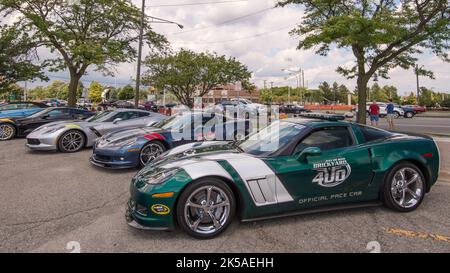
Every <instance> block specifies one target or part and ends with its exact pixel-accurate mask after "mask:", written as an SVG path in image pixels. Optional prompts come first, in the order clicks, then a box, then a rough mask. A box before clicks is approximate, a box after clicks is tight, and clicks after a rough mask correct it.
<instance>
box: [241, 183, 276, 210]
mask: <svg viewBox="0 0 450 273" xmlns="http://www.w3.org/2000/svg"><path fill="white" fill-rule="evenodd" d="M247 184H248V187H249V189H250V192H251V194H252V196H253V199H254V201H255V203H256V204H257V205H271V204H276V203H277V199H276V192H275V183H273V182H272V183H271V182H269V181H268V180H267V179H255V180H248V181H247Z"/></svg>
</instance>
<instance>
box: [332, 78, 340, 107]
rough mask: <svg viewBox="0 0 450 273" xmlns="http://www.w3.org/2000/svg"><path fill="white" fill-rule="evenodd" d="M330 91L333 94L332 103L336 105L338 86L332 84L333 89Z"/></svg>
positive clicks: (335, 83)
mask: <svg viewBox="0 0 450 273" xmlns="http://www.w3.org/2000/svg"><path fill="white" fill-rule="evenodd" d="M331 91H332V92H333V102H334V103H335V104H336V103H337V101H338V99H339V97H338V92H339V84H338V83H337V82H333V87H332V89H331Z"/></svg>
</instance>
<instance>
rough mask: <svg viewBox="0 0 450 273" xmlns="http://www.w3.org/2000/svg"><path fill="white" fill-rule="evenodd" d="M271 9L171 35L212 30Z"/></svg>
mask: <svg viewBox="0 0 450 273" xmlns="http://www.w3.org/2000/svg"><path fill="white" fill-rule="evenodd" d="M273 8H274V7H270V8H265V9H261V10H258V11H256V12H252V13H248V14H245V15H242V16H238V17H235V18H233V19H229V20H225V21H222V22H220V23H218V24H215V25H213V26H207V27H201V28H195V29H191V30H186V31H180V32H175V33H172V35H180V34H185V33H191V32H195V31H199V30H205V29H209V28H214V27H218V26H223V25H226V24H229V23H233V22H236V21H239V20H242V19H246V18H249V17H252V16H255V15H258V14H261V13H264V12H267V11H269V10H272V9H273Z"/></svg>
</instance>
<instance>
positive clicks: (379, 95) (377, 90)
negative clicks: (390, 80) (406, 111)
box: [368, 83, 389, 101]
mask: <svg viewBox="0 0 450 273" xmlns="http://www.w3.org/2000/svg"><path fill="white" fill-rule="evenodd" d="M368 95H369V100H370V101H387V100H388V98H389V97H388V96H387V94H386V93H385V92H384V91H383V90H382V89H381V87H380V85H379V84H378V83H374V84H373V85H372V87H371V88H370V92H369V94H368Z"/></svg>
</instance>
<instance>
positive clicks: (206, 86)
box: [143, 49, 251, 107]
mask: <svg viewBox="0 0 450 273" xmlns="http://www.w3.org/2000/svg"><path fill="white" fill-rule="evenodd" d="M145 65H146V66H147V67H148V71H147V72H146V75H145V77H144V79H143V80H144V82H146V83H148V84H150V85H152V86H155V87H157V88H159V89H164V88H166V89H167V90H168V91H169V92H171V93H172V94H173V95H174V96H175V97H176V98H177V99H178V100H179V101H180V102H181V103H182V104H184V105H187V106H189V107H193V103H194V100H193V99H194V97H195V96H200V97H203V96H204V95H206V94H207V93H208V92H209V91H210V90H211V89H213V88H214V87H217V86H219V85H224V84H228V83H234V82H237V81H241V82H242V83H243V84H242V85H243V86H247V85H248V84H249V83H248V81H249V79H250V77H251V73H250V72H249V71H248V69H247V67H246V66H245V65H243V64H242V63H240V62H239V61H238V60H236V59H235V58H227V57H226V56H219V55H217V54H215V53H214V54H213V53H195V52H193V51H190V50H185V49H181V50H180V51H179V52H177V53H176V54H172V55H151V56H149V57H148V58H147V59H146V61H145Z"/></svg>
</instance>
